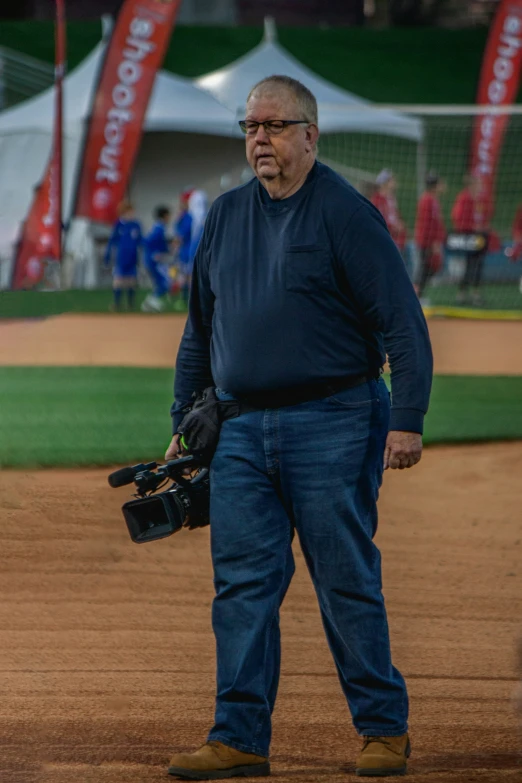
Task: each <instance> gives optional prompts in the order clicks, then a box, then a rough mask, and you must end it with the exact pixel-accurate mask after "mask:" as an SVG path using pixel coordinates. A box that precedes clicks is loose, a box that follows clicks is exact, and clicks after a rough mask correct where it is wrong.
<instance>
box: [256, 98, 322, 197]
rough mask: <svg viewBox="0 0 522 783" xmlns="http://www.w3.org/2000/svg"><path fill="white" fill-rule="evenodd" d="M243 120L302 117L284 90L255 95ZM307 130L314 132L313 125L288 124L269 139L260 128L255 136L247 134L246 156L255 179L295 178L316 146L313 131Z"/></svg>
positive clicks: (305, 165)
mask: <svg viewBox="0 0 522 783" xmlns="http://www.w3.org/2000/svg"><path fill="white" fill-rule="evenodd" d="M246 119H247V120H251V121H254V122H266V121H267V120H301V119H304V117H303V113H302V111H301V110H300V109H299V106H298V105H297V101H296V99H295V97H294V95H293V94H292V92H291V91H289V90H285V89H283V90H272V91H261V92H255V93H254V94H253V95H252V97H251V98H250V100H249V101H248V103H247V112H246ZM309 128H312V129H315V130H317V129H316V126H307V125H305V124H303V125H288V126H287V127H286V128H285V129H284V130H283V131H282V133H280V134H279V135H278V136H268V135H267V133H266V131H265V129H264V128H263V126H262V125H260V126H259V128H258V129H257V133H256V134H254V135H252V136H250V135H247V136H246V156H247V160H248V162H249V164H250V165H251V167H252V169H253V170H254V172H255V174H256V176H257V177H258V179H260V180H277V179H278V178H279V179H280V180H288V181H292V180H293V179H294V178H295V179H298V178H299V176H300V172H301V170H302V169H305V168H306V167H307V164H308V162H309V159H310V153H311V152H312V151H313V149H314V145H315V139H314V133H313V130H312V132H310V130H309ZM315 138H316V137H315Z"/></svg>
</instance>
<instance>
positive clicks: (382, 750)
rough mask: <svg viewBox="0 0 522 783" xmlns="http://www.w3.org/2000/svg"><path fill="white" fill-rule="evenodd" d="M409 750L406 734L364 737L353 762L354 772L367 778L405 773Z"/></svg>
mask: <svg viewBox="0 0 522 783" xmlns="http://www.w3.org/2000/svg"><path fill="white" fill-rule="evenodd" d="M410 750H411V748H410V740H409V738H408V735H407V734H402V735H401V736H400V737H364V744H363V746H362V750H361V752H360V753H359V755H358V757H357V761H356V763H355V774H356V775H360V776H361V777H369V778H371V777H375V778H386V777H391V776H392V775H405V774H406V761H407V759H408V757H409V755H410Z"/></svg>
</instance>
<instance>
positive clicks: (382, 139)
mask: <svg viewBox="0 0 522 783" xmlns="http://www.w3.org/2000/svg"><path fill="white" fill-rule="evenodd" d="M354 111H356V109H355V108H354ZM364 111H365V113H367V112H369V111H371V112H372V113H375V119H376V122H375V123H374V124H375V125H376V126H378V128H379V132H377V133H376V132H371V133H368V132H357V133H352V132H350V133H345V132H343V133H326V134H323V135H321V137H320V144H319V159H320V160H323V161H324V162H325V163H327V164H328V165H330V166H332V167H333V168H334V169H336V170H337V171H338V172H339V173H340V174H341V175H343V176H345V177H346V178H347V179H348V180H349V181H350V182H351V184H353V185H354V187H356V188H357V189H358V190H360V191H361V192H362V193H363V194H364V195H365V196H366V197H368V198H370V199H372V197H374V195H375V192H376V191H377V190H379V186H378V184H377V183H378V182H379V174H380V173H381V172H383V170H388V171H390V172H392V173H393V176H394V179H395V180H396V193H395V195H396V200H397V205H398V209H399V212H400V216H401V218H402V219H403V221H404V224H405V228H406V232H407V237H406V243H405V247H404V251H403V255H404V259H405V262H406V265H407V267H408V271H409V272H410V274H411V275H412V277H414V276H416V274H417V271H418V265H419V248H418V247H417V246H416V243H415V223H416V215H417V209H418V203H419V198H420V196H421V194H422V192H423V190H424V189H425V180H426V175H427V173H428V172H430V173H431V172H436V174H437V175H438V177H439V178H440V179H441V180H443V181H444V182H445V192H444V193H442V194H440V196H439V201H440V207H441V211H442V215H443V219H444V222H445V226H446V230H447V232H448V234H449V233H451V232H454V231H455V230H456V229H455V226H454V225H453V222H452V219H451V214H452V208H453V206H454V204H455V200H456V198H457V196H458V195H459V193H461V191H462V190H463V189H464V187H465V184H466V178H467V175H469V173H470V160H471V157H470V150H471V140H472V136H473V130H474V127H475V125H476V123H477V117H480V118H482V117H485V116H486V117H487V116H488V115H489V116H491V117H494V116H499V115H500V116H503V117H505V118H506V125H505V129H504V131H503V138H502V143H501V146H500V148H499V153H498V156H497V159H496V161H493V162H492V163H491V165H492V166H493V168H494V170H495V176H494V189H493V194H492V199H491V216H490V219H489V220H488V225H487V229H488V234H489V239H488V246H487V252H486V253H485V258H484V260H483V265H482V270H481V277H480V281H479V284H480V297H479V298H478V297H477V299H476V300H475V305H476V307H477V309H478V310H484V311H488V310H500V311H506V312H507V311H511V312H512V313H519V314H520V317H522V293H521V290H520V279H521V276H522V244H521V247H520V248H519V249H517V248H516V247H515V252H514V253H513V252H512V250H513V247H514V245H516V239H517V237H516V236H514V234H513V228H514V223H515V218H516V216H517V212H518V211H519V209H521V210H522V143H521V141H520V140H521V139H522V106H509V107H497V108H495V107H484V106H411V105H408V106H399V105H393V106H389V105H388V106H379V105H374V104H372V105H369V106H367V107H365V108H364ZM395 117H397V118H401V120H402V118H404V117H412V118H416V119H417V120H419V121H420V122H421V123H422V138H420V139H411V138H404V137H401V135H400V128H399V127H398V125H397V127H393V123H394V121H395V120H394V118H395ZM380 118H381V119H382V121H381V119H380ZM397 122H398V121H397ZM483 152H484V156H485V157H486V158H487V156H488V154H490V153H491V150H488V149H487V145H486V147H484V148H483ZM490 162H491V161H490ZM519 214H520V222H521V223H522V211H521V212H520V213H519ZM519 230H520V232H521V236H520V241H521V243H522V225H521V226H520V229H519ZM518 253H520V258H519V259H518V260H517V255H518ZM465 274H466V256H465V254H463V252H458V250H456V249H455V248H454V247H453V249H452V248H450V247H448V246H447V245H446V246H445V248H444V254H443V263H442V265H441V268H440V270H439V271H438V272H437V274H436V275H435V276H433V278H432V279H431V281H430V284H429V288H428V289H427V290H426V296H425V299H426V300H429V303H430V304H431V305H433V306H435V307H441V308H452V307H454V306H455V307H456V306H460V305H461V304H462V302H461V299H462V295H461V293H460V294H459V291H460V290H461V284H462V280H463V277H464V275H465ZM471 304H473V303H471Z"/></svg>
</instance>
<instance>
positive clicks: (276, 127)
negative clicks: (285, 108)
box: [265, 120, 286, 136]
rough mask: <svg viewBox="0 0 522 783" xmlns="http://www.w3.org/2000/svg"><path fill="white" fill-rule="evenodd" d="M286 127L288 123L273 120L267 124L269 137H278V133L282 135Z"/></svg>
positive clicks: (266, 128)
mask: <svg viewBox="0 0 522 783" xmlns="http://www.w3.org/2000/svg"><path fill="white" fill-rule="evenodd" d="M285 125H286V123H285V122H283V120H271V121H270V122H265V130H266V132H267V133H268V135H269V136H277V134H278V133H281V131H282V130H283V128H284V127H285Z"/></svg>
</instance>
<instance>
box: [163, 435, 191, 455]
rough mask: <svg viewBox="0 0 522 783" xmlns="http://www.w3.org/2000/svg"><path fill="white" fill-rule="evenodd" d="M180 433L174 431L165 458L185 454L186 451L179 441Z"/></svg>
mask: <svg viewBox="0 0 522 783" xmlns="http://www.w3.org/2000/svg"><path fill="white" fill-rule="evenodd" d="M180 439H181V435H180V434H179V433H176V435H174V437H173V438H172V440H171V441H170V445H169V447H168V449H167V451H166V452H165V459H166V460H171V459H180V457H184V456H185V455H186V454H188V451H186V449H184V448H183V446H182V445H181V443H180Z"/></svg>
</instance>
